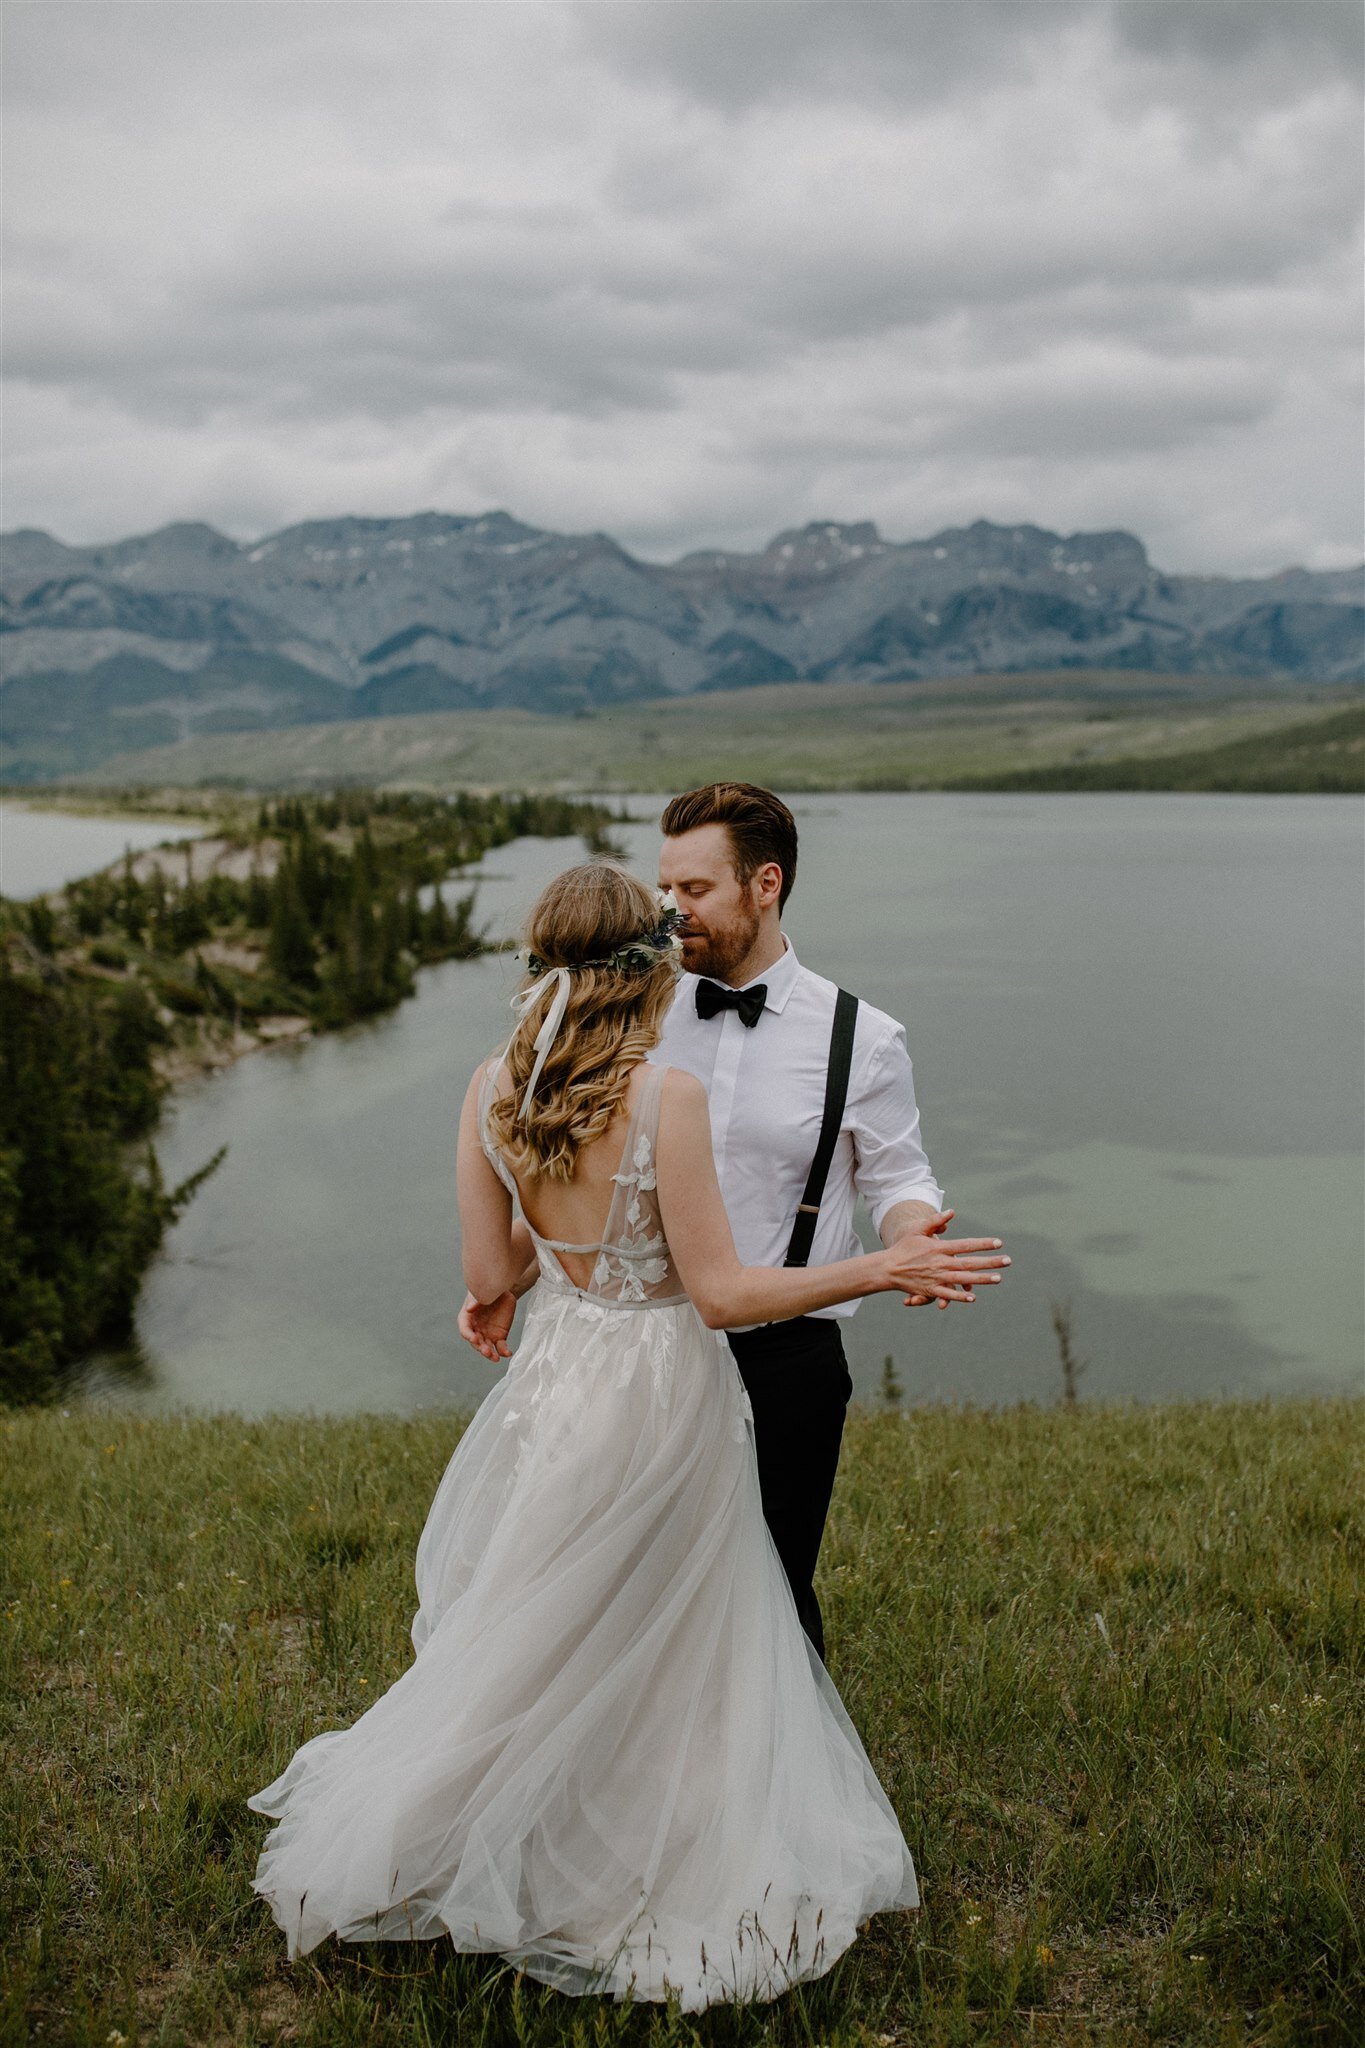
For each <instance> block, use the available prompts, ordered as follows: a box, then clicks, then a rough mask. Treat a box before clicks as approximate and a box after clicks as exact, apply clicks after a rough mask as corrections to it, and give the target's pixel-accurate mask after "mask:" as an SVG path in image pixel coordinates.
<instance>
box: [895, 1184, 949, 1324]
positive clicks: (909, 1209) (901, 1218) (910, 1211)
mask: <svg viewBox="0 0 1365 2048" xmlns="http://www.w3.org/2000/svg"><path fill="white" fill-rule="evenodd" d="M953 1213H954V1212H953V1211H952V1210H951V1209H945V1210H943V1211H942V1212H941V1213H940V1211H939V1210H937V1209H931V1208H930V1207H929V1204H928V1203H927V1202H897V1204H896V1206H895V1208H894V1209H890V1210H888V1211H887V1214H886V1216H885V1217H884V1219H883V1221H882V1243H883V1244H884V1245H887V1246H890V1245H892V1244H894V1243H895V1241H896V1239H897V1238H898V1237H935V1236H937V1235H938V1233H939V1232H940V1231H944V1230H946V1229H947V1228H948V1225H949V1223H950V1221H951V1220H952V1216H953ZM933 1299H934V1297H933V1296H932V1295H931V1294H907V1295H906V1296H905V1297H904V1301H905V1306H906V1307H907V1308H927V1307H928V1305H929V1303H930V1302H931V1301H932V1300H933ZM938 1306H939V1307H940V1308H947V1306H948V1304H947V1302H946V1301H942V1300H940V1302H939V1304H938Z"/></svg>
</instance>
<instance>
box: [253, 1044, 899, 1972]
mask: <svg viewBox="0 0 1365 2048" xmlns="http://www.w3.org/2000/svg"><path fill="white" fill-rule="evenodd" d="M665 1072H666V1069H664V1068H662V1067H651V1068H650V1069H649V1070H648V1072H647V1074H646V1077H645V1082H644V1085H643V1087H642V1089H641V1092H640V1095H639V1099H638V1102H637V1105H636V1110H635V1114H634V1116H633V1119H632V1122H631V1126H630V1129H629V1132H628V1134H627V1139H626V1149H625V1151H624V1153H623V1155H622V1161H621V1167H620V1170H619V1172H618V1173H617V1175H616V1182H617V1187H616V1192H615V1194H614V1196H613V1200H612V1207H611V1213H610V1215H609V1217H608V1219H607V1224H606V1227H605V1229H604V1231H603V1233H602V1242H601V1243H600V1244H594V1245H590V1246H582V1245H567V1244H562V1243H559V1242H557V1241H553V1240H546V1239H542V1238H536V1240H535V1242H536V1252H537V1256H538V1259H539V1263H540V1281H539V1284H538V1286H537V1287H536V1288H535V1290H534V1292H533V1294H532V1296H531V1298H530V1303H529V1312H528V1314H527V1318H526V1325H525V1332H524V1335H523V1338H522V1341H521V1345H520V1348H519V1349H518V1351H517V1352H516V1354H515V1355H514V1357H513V1358H512V1361H511V1363H510V1365H509V1366H508V1369H507V1372H506V1374H505V1376H504V1378H503V1379H502V1381H501V1382H500V1383H499V1385H498V1386H496V1387H495V1388H494V1389H493V1391H492V1392H491V1393H490V1394H489V1395H488V1397H487V1399H486V1400H485V1401H484V1403H483V1405H482V1406H481V1408H480V1409H479V1411H478V1413H477V1414H476V1415H475V1417H474V1419H473V1421H472V1422H471V1424H470V1426H469V1428H468V1429H467V1430H466V1432H465V1434H464V1436H463V1437H462V1438H461V1440H460V1443H459V1445H458V1447H457V1448H456V1450H455V1452H454V1454H453V1456H452V1457H451V1460H450V1463H449V1464H448V1465H447V1467H446V1470H445V1473H444V1475H443V1477H442V1479H441V1482H440V1485H439V1487H438V1488H437V1491H436V1496H435V1499H434V1500H433V1502H432V1505H431V1511H430V1513H429V1515H428V1517H427V1521H426V1526H425V1528H424V1529H423V1531H422V1535H421V1539H420V1542H419V1544H418V1547H417V1567H416V1575H417V1592H418V1598H419V1606H418V1611H417V1614H416V1616H415V1618H414V1621H413V1624H412V1640H413V1645H414V1648H415V1651H416V1656H415V1658H414V1661H413V1662H412V1664H411V1665H410V1666H409V1667H408V1669H407V1670H406V1671H405V1672H404V1673H403V1675H402V1676H401V1677H400V1678H399V1679H398V1680H397V1681H396V1682H395V1683H394V1684H393V1685H392V1686H391V1687H390V1688H389V1690H388V1691H387V1692H386V1693H385V1694H384V1695H383V1696H382V1697H381V1698H379V1699H377V1700H376V1701H375V1702H374V1705H373V1706H372V1707H370V1708H369V1710H368V1711H367V1712H366V1713H364V1714H363V1715H362V1716H361V1718H360V1719H359V1720H358V1721H357V1722H355V1723H354V1725H353V1726H351V1727H349V1728H343V1729H334V1730H330V1731H328V1732H326V1733H324V1734H322V1735H317V1736H315V1737H314V1738H313V1739H312V1740H311V1741H310V1742H306V1743H305V1744H304V1745H303V1747H302V1748H301V1749H299V1750H298V1751H296V1753H295V1755H294V1756H293V1758H292V1759H291V1761H290V1762H289V1764H288V1765H287V1767H286V1768H285V1770H284V1771H283V1772H282V1774H281V1775H280V1776H279V1777H278V1778H276V1779H275V1781H274V1782H273V1783H272V1784H270V1785H268V1786H267V1787H266V1788H265V1790H264V1791H261V1792H258V1793H256V1794H255V1795H254V1796H253V1797H252V1798H251V1799H250V1800H249V1801H248V1804H249V1805H250V1806H251V1807H252V1808H254V1810H255V1811H256V1812H257V1813H262V1814H267V1815H270V1816H272V1817H274V1818H276V1819H278V1821H279V1826H278V1827H276V1828H274V1829H273V1830H272V1831H271V1833H270V1835H269V1837H268V1838H267V1840H266V1843H265V1846H264V1848H263V1850H262V1853H261V1857H260V1862H259V1865H258V1867H257V1871H256V1876H255V1879H254V1881H253V1888H254V1890H256V1891H257V1892H259V1893H261V1894H262V1895H263V1896H264V1897H265V1898H266V1899H267V1900H268V1901H269V1903H270V1907H271V1910H272V1912H273V1913H274V1915H275V1918H276V1920H277V1921H278V1922H279V1924H280V1926H281V1927H282V1928H283V1930H284V1932H285V1934H286V1936H287V1938H288V1952H289V1955H290V1956H291V1957H292V1956H295V1955H301V1954H304V1953H306V1952H307V1951H308V1950H309V1949H312V1948H314V1947H316V1946H317V1944H318V1943H319V1942H321V1941H323V1940H324V1939H325V1938H326V1937H327V1936H328V1935H329V1934H335V1935H337V1936H338V1937H339V1938H340V1939H341V1940H343V1941H370V1940H376V1939H377V1940H386V1941H409V1940H412V1941H426V1940H432V1939H437V1938H440V1937H442V1936H446V1935H448V1936H449V1937H450V1938H451V1939H452V1941H453V1942H454V1944H455V1946H456V1948H458V1949H462V1950H485V1951H490V1952H495V1953H497V1954H500V1955H504V1956H508V1957H510V1958H512V1959H513V1960H514V1961H515V1962H516V1963H517V1964H519V1965H520V1966H521V1967H522V1968H524V1969H525V1970H526V1971H527V1972H528V1973H529V1974H530V1975H531V1976H533V1977H535V1978H538V1979H540V1980H541V1981H543V1982H544V1983H547V1984H552V1985H556V1986H558V1987H559V1988H560V1989H561V1990H564V1991H569V1992H577V1993H583V1992H592V1991H597V1992H603V1993H606V1994H609V1995H614V1996H616V1997H618V1998H625V1997H634V1998H643V1999H660V1998H663V1997H665V1996H666V1995H667V1994H668V1993H669V1991H674V1992H676V1993H677V1995H678V1997H679V2000H680V2002H681V2005H682V2007H683V2008H684V2009H685V2010H695V2009H697V2008H699V2007H702V2006H705V2005H709V2004H711V2003H713V2002H715V2001H718V2000H723V1999H737V1998H751V1999H769V1998H773V1997H776V1996H777V1995H778V1994H779V1993H780V1992H782V1991H783V1990H785V1989H786V1988H787V1987H788V1986H789V1985H791V1984H795V1983H798V1982H800V1981H802V1980H803V1979H807V1978H811V1977H817V1976H820V1975H821V1974H822V1973H823V1972H824V1971H826V1970H827V1969H828V1968H829V1967H830V1965H831V1964H832V1963H833V1962H834V1961H835V1959H836V1957H838V1956H839V1955H840V1954H841V1953H842V1952H843V1951H844V1950H845V1949H846V1948H847V1947H848V1946H849V1944H850V1943H851V1942H852V1941H853V1939H854V1937H855V1935H856V1933H857V1931H858V1928H859V1926H860V1924H861V1923H862V1922H864V1921H865V1920H866V1919H867V1918H868V1916H869V1915H870V1914H872V1913H876V1912H880V1911H884V1910H886V1909H888V1908H894V1907H913V1906H916V1905H917V1904H918V1903H919V1893H918V1888H917V1885H916V1881H915V1871H914V1865H913V1863H912V1861H911V1856H910V1851H909V1849H908V1848H907V1847H906V1844H905V1842H904V1840H903V1839H902V1836H901V1831H900V1827H899V1826H898V1824H897V1821H896V1816H895V1814H894V1812H893V1811H892V1808H891V1806H890V1803H889V1802H888V1800H887V1798H886V1795H885V1794H884V1792H883V1791H882V1788H881V1786H880V1785H879V1784H878V1782H877V1779H876V1777H875V1775H874V1773H873V1770H872V1766H871V1764H870V1763H869V1762H868V1759H867V1756H866V1754H865V1753H864V1750H863V1747H862V1744H861V1743H860V1742H859V1740H858V1736H857V1734H856V1733H855V1731H854V1728H853V1726H852V1723H851V1722H850V1721H849V1719H848V1716H847V1714H846V1713H845V1711H844V1708H843V1706H842V1703H841V1702H840V1699H839V1696H838V1694H837V1692H836V1691H835V1689H834V1686H833V1684H832V1683H831V1681H830V1678H829V1676H828V1674H827V1673H826V1671H825V1669H824V1666H823V1665H822V1664H821V1663H820V1660H819V1658H818V1657H817V1656H816V1654H815V1652H814V1650H813V1649H812V1648H811V1646H810V1645H809V1643H808V1642H807V1639H806V1636H805V1634H804V1632H803V1630H802V1628H801V1624H800V1622H799V1620H798V1619H797V1613H796V1606H795V1603H794V1601H793V1599H792V1596H791V1591H790V1588H789V1586H788V1584H787V1579H786V1575H785V1573H784V1572H783V1569H782V1566H781V1564H780V1562H779V1560H778V1556H777V1552H776V1550H775V1549H774V1547H773V1543H772V1539H771V1537H770V1536H769V1534H768V1530H767V1526H766V1524H765V1522H764V1520H763V1514H762V1508H761V1505H760V1499H759V1487H758V1470H757V1465H756V1463H755V1457H754V1448H753V1439H752V1429H753V1423H752V1417H751V1414H750V1410H749V1403H748V1397H747V1395H746V1394H745V1392H744V1387H743V1383H742V1381H741V1379H740V1377H739V1372H738V1369H737V1367H736V1366H735V1363H734V1360H733V1358H732V1357H731V1354H730V1350H729V1347H728V1346H727V1344H726V1343H725V1341H724V1339H723V1337H721V1336H719V1335H718V1334H717V1333H715V1332H713V1331H710V1330H708V1329H707V1328H706V1326H705V1324H704V1323H703V1322H702V1320H701V1317H700V1316H699V1315H698V1314H697V1312H696V1310H695V1309H694V1308H693V1307H692V1305H691V1303H690V1302H689V1301H688V1299H687V1297H686V1296H685V1295H684V1293H683V1292H682V1289H681V1287H680V1285H679V1282H678V1277H677V1273H676V1270H675V1268H674V1266H673V1263H672V1260H671V1258H670V1256H669V1250H668V1246H667V1244H666V1243H665V1241H664V1236H663V1231H662V1228H661V1225H660V1220H659V1210H658V1201H657V1196H656V1193H655V1180H654V1167H653V1162H654V1134H655V1132H656V1130H657V1127H658V1110H659V1091H660V1087H661V1084H662V1080H663V1075H664V1073H665ZM492 1085H493V1084H492V1080H491V1077H490V1079H489V1080H488V1081H486V1082H485V1085H484V1101H483V1104H482V1115H483V1117H484V1118H485V1119H486V1114H487V1107H488V1103H489V1101H490V1100H491V1089H492ZM482 1127H483V1129H484V1131H485V1134H486V1130H487V1125H486V1121H485V1122H484V1123H483V1125H482ZM484 1142H485V1149H486V1150H487V1151H488V1154H489V1157H490V1159H491V1160H492V1162H493V1165H494V1167H495V1168H496V1170H497V1171H498V1172H499V1174H500V1175H501V1177H502V1178H503V1179H504V1181H506V1182H507V1184H508V1186H509V1187H512V1188H513V1189H514V1183H513V1182H512V1180H511V1178H510V1176H509V1175H508V1173H507V1170H506V1167H505V1165H504V1164H503V1162H502V1161H501V1159H500V1157H499V1156H498V1154H497V1153H496V1152H495V1151H494V1150H493V1148H492V1147H491V1145H490V1144H489V1141H488V1139H487V1136H486V1135H485V1140H484ZM514 1192H515V1189H514ZM558 1251H565V1252H575V1251H577V1252H596V1253H597V1254H598V1257H597V1261H596V1266H595V1270H594V1271H593V1274H592V1280H591V1284H590V1285H589V1286H588V1287H586V1288H583V1289H580V1288H577V1287H575V1286H574V1285H573V1284H572V1282H571V1281H570V1280H569V1278H568V1276H567V1274H566V1272H565V1270H564V1267H563V1266H562V1265H561V1264H560V1261H559V1259H558V1258H557V1257H556V1253H557V1252H558Z"/></svg>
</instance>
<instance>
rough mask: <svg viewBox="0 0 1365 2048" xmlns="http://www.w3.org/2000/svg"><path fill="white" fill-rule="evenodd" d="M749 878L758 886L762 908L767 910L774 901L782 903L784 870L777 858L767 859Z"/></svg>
mask: <svg viewBox="0 0 1365 2048" xmlns="http://www.w3.org/2000/svg"><path fill="white" fill-rule="evenodd" d="M749 879H750V881H751V882H754V883H756V884H757V886H758V901H759V905H760V907H761V908H762V909H764V910H766V909H767V908H768V906H769V905H770V904H773V903H776V904H778V905H779V906H780V905H781V902H782V870H781V868H780V867H779V866H778V864H777V862H776V861H775V860H765V861H764V863H763V865H762V867H761V868H756V869H755V870H754V872H753V874H752V875H751V876H750V877H749Z"/></svg>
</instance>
